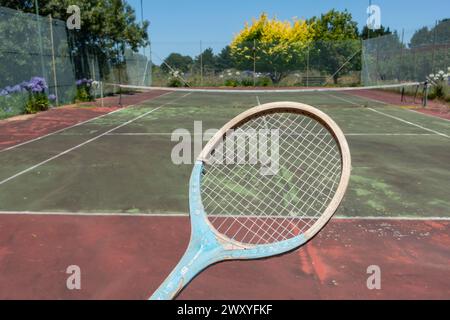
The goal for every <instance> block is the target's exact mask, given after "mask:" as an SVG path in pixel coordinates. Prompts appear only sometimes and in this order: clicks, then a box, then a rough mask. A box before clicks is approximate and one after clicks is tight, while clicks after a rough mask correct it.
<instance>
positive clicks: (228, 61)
mask: <svg viewBox="0 0 450 320" xmlns="http://www.w3.org/2000/svg"><path fill="white" fill-rule="evenodd" d="M233 65H234V62H233V58H232V57H231V47H230V46H226V47H225V48H223V49H222V51H221V52H220V53H219V54H218V55H217V56H216V69H217V70H218V71H223V70H226V69H231V68H232V67H233Z"/></svg>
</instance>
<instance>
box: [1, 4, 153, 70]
mask: <svg viewBox="0 0 450 320" xmlns="http://www.w3.org/2000/svg"><path fill="white" fill-rule="evenodd" d="M39 2H40V8H39V14H40V15H41V16H48V15H52V17H53V18H55V19H60V20H63V21H65V20H66V19H67V18H68V17H69V14H68V13H67V8H68V7H69V6H70V5H72V4H74V3H73V1H71V0H48V1H45V2H44V1H39ZM0 5H1V6H6V7H10V8H13V9H16V10H21V11H23V12H28V13H35V1H34V0H20V1H17V0H0ZM76 5H77V6H79V7H80V10H81V20H82V25H81V30H79V31H69V35H70V40H71V42H70V46H71V53H72V55H73V57H74V60H75V64H76V65H79V64H82V61H86V59H85V58H84V57H85V56H86V55H87V54H91V55H95V56H97V58H99V59H98V60H100V61H99V62H100V63H103V64H104V66H106V65H107V64H108V63H111V64H113V65H114V64H118V65H120V64H122V63H123V59H122V55H123V53H124V52H125V48H126V47H129V48H131V49H132V50H133V51H135V52H137V51H138V48H139V47H143V46H146V45H148V33H147V28H148V26H149V22H148V21H144V22H143V23H137V22H136V15H135V11H134V9H133V8H132V7H131V6H130V5H129V4H127V3H126V2H125V1H122V0H79V1H77V2H76ZM76 72H77V70H76Z"/></svg>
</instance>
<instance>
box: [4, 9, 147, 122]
mask: <svg viewBox="0 0 450 320" xmlns="http://www.w3.org/2000/svg"><path fill="white" fill-rule="evenodd" d="M75 32H82V31H76V30H74V31H72V30H68V29H67V27H66V22H64V21H61V20H56V19H52V17H51V16H48V17H43V16H39V15H35V14H28V13H23V12H21V11H16V10H12V9H9V8H4V7H0V39H1V41H0V75H1V76H0V118H5V117H9V116H13V115H17V114H22V113H25V112H27V110H26V107H27V101H28V100H29V99H30V92H33V91H32V90H35V89H36V86H35V87H34V89H33V88H32V84H36V83H38V84H39V85H41V84H42V88H40V87H38V89H42V91H45V95H46V96H47V97H48V98H49V100H50V104H51V105H53V106H59V105H66V104H70V103H73V102H78V101H84V100H92V99H94V98H95V97H99V96H100V95H108V94H112V93H113V92H108V86H105V88H104V90H102V88H100V85H99V83H100V82H111V83H119V82H121V83H130V84H134V85H151V80H152V78H151V75H152V74H151V70H152V64H151V60H150V59H149V58H147V57H148V56H146V55H145V54H144V53H136V52H133V51H131V50H129V49H127V48H126V47H124V46H122V47H121V48H120V47H119V46H118V48H117V49H116V50H115V51H114V50H109V51H105V50H103V48H102V47H101V46H92V45H91V46H87V45H85V44H84V43H80V42H77V41H78V40H77V37H76V36H74V33H75ZM147 53H148V54H150V52H149V51H148V52H147ZM41 79H42V81H41ZM87 87H88V88H87ZM83 88H87V89H86V90H83Z"/></svg>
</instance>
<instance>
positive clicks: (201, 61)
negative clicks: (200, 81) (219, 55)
mask: <svg viewBox="0 0 450 320" xmlns="http://www.w3.org/2000/svg"><path fill="white" fill-rule="evenodd" d="M194 64H195V68H196V69H197V70H200V68H201V67H203V71H213V70H214V69H215V66H216V56H215V55H214V51H213V49H212V48H208V49H206V50H205V51H203V52H202V54H201V55H198V56H197V57H195V61H194Z"/></svg>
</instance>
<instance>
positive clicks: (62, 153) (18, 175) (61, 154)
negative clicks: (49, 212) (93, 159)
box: [0, 93, 190, 185]
mask: <svg viewBox="0 0 450 320" xmlns="http://www.w3.org/2000/svg"><path fill="white" fill-rule="evenodd" d="M188 95H190V93H188V94H185V95H184V96H182V97H180V98H177V99H175V100H178V99H182V98H185V97H186V96H188ZM164 106H166V104H162V105H160V106H159V107H157V108H155V109H152V110H150V111H148V112H146V113H144V114H141V115H140V116H138V117H136V118H134V119H131V120H129V121H127V122H124V123H122V124H121V125H119V126H117V127H114V128H112V129H110V130H108V131H106V132H103V133H102V134H99V135H98V136H95V137H93V138H92V139H89V140H87V141H85V142H83V143H80V144H78V145H76V146H74V147H72V148H70V149H67V150H65V151H63V152H60V153H58V154H57V155H55V156H53V157H51V158H48V159H47V160H44V161H42V162H40V163H38V164H36V165H34V166H32V167H29V168H27V169H25V170H23V171H20V172H19V173H17V174H15V175H13V176H11V177H9V178H6V179H4V180H2V181H0V185H3V184H5V183H7V182H9V181H11V180H13V179H15V178H17V177H20V176H21V175H23V174H25V173H28V172H30V171H32V170H34V169H36V168H38V167H40V166H42V165H44V164H46V163H48V162H50V161H53V160H55V159H57V158H59V157H61V156H63V155H65V154H68V153H69V152H71V151H74V150H76V149H78V148H81V147H82V146H85V145H87V144H88V143H91V142H93V141H95V140H97V139H99V138H101V137H103V136H106V135H107V134H108V133H111V132H113V131H115V130H117V129H120V128H122V127H125V126H127V125H129V124H130V123H133V122H135V121H136V120H139V119H141V118H143V117H145V116H147V115H149V114H150V113H153V112H155V111H158V110H159V109H161V108H163V107H164Z"/></svg>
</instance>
